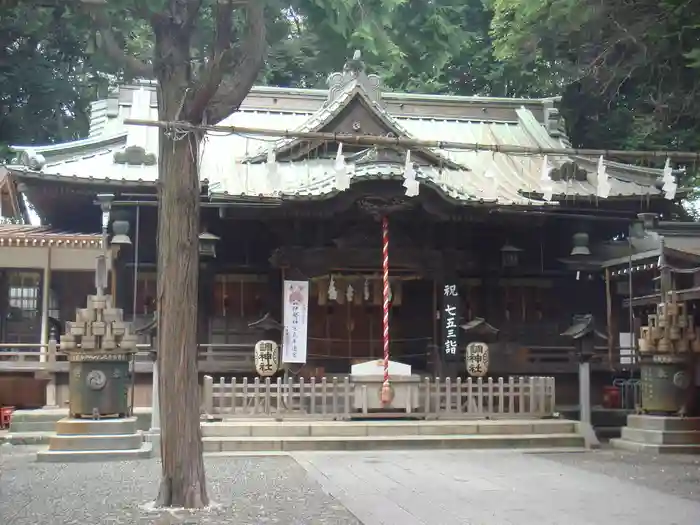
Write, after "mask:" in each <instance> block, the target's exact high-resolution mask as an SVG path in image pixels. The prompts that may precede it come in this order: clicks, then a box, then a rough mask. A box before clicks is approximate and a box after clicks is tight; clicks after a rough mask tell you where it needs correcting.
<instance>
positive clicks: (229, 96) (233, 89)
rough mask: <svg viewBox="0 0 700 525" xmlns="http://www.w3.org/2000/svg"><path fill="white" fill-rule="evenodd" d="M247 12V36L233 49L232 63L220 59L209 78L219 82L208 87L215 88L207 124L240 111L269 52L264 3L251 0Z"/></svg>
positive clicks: (205, 111) (209, 105)
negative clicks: (227, 75)
mask: <svg viewBox="0 0 700 525" xmlns="http://www.w3.org/2000/svg"><path fill="white" fill-rule="evenodd" d="M246 12H247V13H246V15H247V33H246V36H245V39H244V40H243V43H242V44H241V46H240V47H239V48H237V49H235V50H232V51H233V60H231V61H229V60H219V62H218V63H216V64H213V67H212V68H211V69H210V71H209V72H208V74H209V76H210V77H212V75H216V76H214V77H212V79H211V80H213V81H216V80H218V82H211V81H209V83H208V85H209V86H213V85H214V84H215V85H216V89H215V91H213V92H212V95H211V98H210V99H209V100H208V104H207V107H206V109H205V110H204V114H205V116H206V121H207V123H208V124H216V123H218V122H220V121H222V120H223V119H225V118H226V117H228V116H229V115H230V114H231V113H233V112H234V111H236V110H237V109H238V107H239V106H240V105H241V102H243V99H245V97H246V95H247V94H248V92H249V91H250V88H251V87H253V83H254V82H255V80H256V79H257V78H258V73H259V72H260V68H261V67H262V65H263V60H264V58H265V51H266V50H267V41H266V37H267V33H266V28H265V9H264V2H263V1H262V0H248V2H247V3H246ZM230 52H231V50H229V49H227V50H226V51H225V52H224V53H221V55H228V54H229V53H230ZM223 58H224V59H226V58H227V57H226V56H224V57H223ZM224 68H226V70H228V71H231V76H230V77H227V78H224ZM204 80H205V82H206V81H207V79H204Z"/></svg>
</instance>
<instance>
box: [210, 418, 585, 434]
mask: <svg viewBox="0 0 700 525" xmlns="http://www.w3.org/2000/svg"><path fill="white" fill-rule="evenodd" d="M575 432H576V423H575V422H573V421H566V420H561V421H560V420H534V421H533V420H522V421H518V420H515V421H513V420H509V421H497V420H496V421H280V422H276V421H269V420H266V421H251V420H244V421H235V420H231V421H224V422H218V423H203V424H202V436H203V437H211V438H217V437H255V438H258V437H259V438H285V437H336V438H342V437H373V436H377V437H394V436H397V437H403V436H467V435H480V434H483V435H532V434H567V433H575Z"/></svg>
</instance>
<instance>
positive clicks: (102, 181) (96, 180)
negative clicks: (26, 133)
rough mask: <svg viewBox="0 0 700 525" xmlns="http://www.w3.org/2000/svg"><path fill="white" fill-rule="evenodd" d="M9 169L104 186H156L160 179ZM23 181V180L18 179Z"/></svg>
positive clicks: (25, 175)
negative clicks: (90, 175)
mask: <svg viewBox="0 0 700 525" xmlns="http://www.w3.org/2000/svg"><path fill="white" fill-rule="evenodd" d="M7 169H8V170H9V171H10V172H11V173H12V174H13V175H15V176H16V177H19V178H26V179H31V180H37V181H47V182H59V183H68V184H84V185H90V184H99V185H103V186H143V187H156V186H157V184H158V181H156V180H145V179H127V178H121V179H116V178H115V179H112V178H109V177H106V178H102V177H79V176H77V175H69V174H65V175H64V174H61V173H43V172H41V171H32V170H30V169H28V168H27V167H26V166H16V165H15V166H12V165H10V166H7ZM18 182H21V181H18Z"/></svg>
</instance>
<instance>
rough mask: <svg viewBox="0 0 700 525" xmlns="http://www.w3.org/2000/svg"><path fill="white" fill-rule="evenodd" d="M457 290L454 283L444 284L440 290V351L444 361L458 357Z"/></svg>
mask: <svg viewBox="0 0 700 525" xmlns="http://www.w3.org/2000/svg"><path fill="white" fill-rule="evenodd" d="M459 315H460V314H459V291H458V288H457V285H456V284H445V285H444V286H443V291H442V311H441V312H440V318H441V320H442V351H443V352H444V354H445V360H446V361H455V360H457V359H459V319H460V317H459Z"/></svg>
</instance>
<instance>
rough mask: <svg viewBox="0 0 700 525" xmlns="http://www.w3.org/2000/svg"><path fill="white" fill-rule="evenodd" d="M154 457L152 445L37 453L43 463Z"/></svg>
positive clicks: (37, 458) (38, 459) (143, 444)
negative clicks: (128, 448)
mask: <svg viewBox="0 0 700 525" xmlns="http://www.w3.org/2000/svg"><path fill="white" fill-rule="evenodd" d="M151 457H152V447H151V444H150V443H142V444H141V446H140V447H139V448H138V449H132V450H70V451H63V450H43V451H41V452H37V455H36V460H37V461H39V462H41V463H79V462H92V461H100V462H103V461H127V460H133V459H149V458H151Z"/></svg>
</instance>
